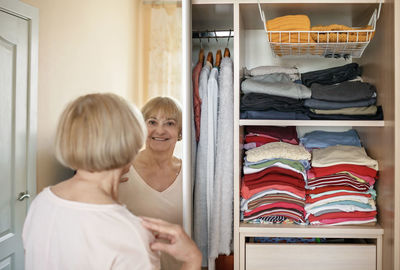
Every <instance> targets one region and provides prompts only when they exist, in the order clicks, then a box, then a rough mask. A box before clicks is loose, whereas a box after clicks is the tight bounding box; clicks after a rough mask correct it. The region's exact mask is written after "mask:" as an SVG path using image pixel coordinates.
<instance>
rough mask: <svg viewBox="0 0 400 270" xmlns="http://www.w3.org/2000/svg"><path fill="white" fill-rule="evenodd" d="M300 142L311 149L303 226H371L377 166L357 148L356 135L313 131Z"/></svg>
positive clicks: (373, 216)
mask: <svg viewBox="0 0 400 270" xmlns="http://www.w3.org/2000/svg"><path fill="white" fill-rule="evenodd" d="M300 141H301V143H302V144H303V145H304V146H305V147H306V148H307V149H312V160H311V165H312V167H311V169H310V170H308V171H307V186H306V194H307V197H306V206H305V211H306V219H307V222H308V223H309V224H316V225H321V224H323V225H353V224H375V223H376V214H377V212H376V206H375V198H376V192H375V190H374V183H375V179H376V177H377V172H378V163H377V161H376V160H374V159H372V158H370V157H369V156H368V155H367V153H366V151H365V149H364V148H363V147H361V143H360V140H359V138H358V135H357V132H356V131H355V130H349V131H346V132H326V131H313V132H311V133H308V134H306V135H305V136H304V137H302V138H301V139H300Z"/></svg>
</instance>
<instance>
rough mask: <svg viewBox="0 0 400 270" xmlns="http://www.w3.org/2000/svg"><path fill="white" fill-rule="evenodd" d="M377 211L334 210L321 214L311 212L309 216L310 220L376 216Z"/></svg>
mask: <svg viewBox="0 0 400 270" xmlns="http://www.w3.org/2000/svg"><path fill="white" fill-rule="evenodd" d="M375 216H376V211H369V212H362V211H354V212H334V213H327V214H323V215H320V216H314V215H312V214H310V215H309V216H308V220H309V221H310V222H313V221H317V220H323V219H335V218H368V217H375Z"/></svg>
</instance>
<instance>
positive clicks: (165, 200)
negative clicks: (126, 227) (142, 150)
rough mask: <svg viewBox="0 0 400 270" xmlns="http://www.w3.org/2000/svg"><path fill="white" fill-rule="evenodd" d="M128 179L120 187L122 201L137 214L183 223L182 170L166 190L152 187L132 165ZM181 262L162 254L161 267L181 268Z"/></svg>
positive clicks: (167, 268) (169, 268) (172, 269)
mask: <svg viewBox="0 0 400 270" xmlns="http://www.w3.org/2000/svg"><path fill="white" fill-rule="evenodd" d="M125 176H128V181H126V182H124V183H121V185H120V187H119V199H120V201H121V203H123V204H125V205H126V207H127V208H128V209H129V211H131V212H132V213H133V214H134V215H136V216H148V217H154V218H159V219H163V220H165V221H168V222H170V223H174V224H179V225H182V222H183V221H182V170H181V171H180V172H179V174H178V176H177V177H176V179H175V181H174V182H173V183H172V184H171V185H170V186H169V187H168V188H167V189H166V190H164V191H162V192H159V191H157V190H155V189H153V188H152V187H150V186H149V185H148V184H147V183H146V182H145V181H144V180H143V178H142V177H141V176H140V175H139V174H138V172H137V171H136V169H135V167H133V166H131V167H130V170H129V172H128V173H127V174H126V175H125ZM180 266H181V264H180V263H179V262H178V261H176V260H175V259H174V258H173V257H171V256H169V255H168V254H161V269H163V270H164V269H165V270H175V269H180Z"/></svg>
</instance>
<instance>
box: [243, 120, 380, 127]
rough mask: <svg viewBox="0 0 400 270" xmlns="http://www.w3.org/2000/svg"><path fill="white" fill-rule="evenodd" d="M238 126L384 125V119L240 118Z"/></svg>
mask: <svg viewBox="0 0 400 270" xmlns="http://www.w3.org/2000/svg"><path fill="white" fill-rule="evenodd" d="M239 125H240V126H320V127H332V126H336V127H343V126H352V127H384V126H385V121H383V120H379V121H349V120H253V119H240V120H239Z"/></svg>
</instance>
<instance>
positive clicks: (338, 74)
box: [301, 63, 361, 87]
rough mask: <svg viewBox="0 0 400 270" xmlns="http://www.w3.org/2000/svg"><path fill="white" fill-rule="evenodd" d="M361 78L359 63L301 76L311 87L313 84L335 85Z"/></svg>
mask: <svg viewBox="0 0 400 270" xmlns="http://www.w3.org/2000/svg"><path fill="white" fill-rule="evenodd" d="M357 76H361V69H360V67H359V66H358V64H357V63H351V64H347V65H344V66H340V67H333V68H328V69H322V70H316V71H311V72H306V73H302V74H301V81H302V82H303V84H304V85H305V86H308V87H310V86H311V85H312V84H313V83H319V84H335V83H340V82H344V81H348V80H352V79H355V78H356V77H357Z"/></svg>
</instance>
